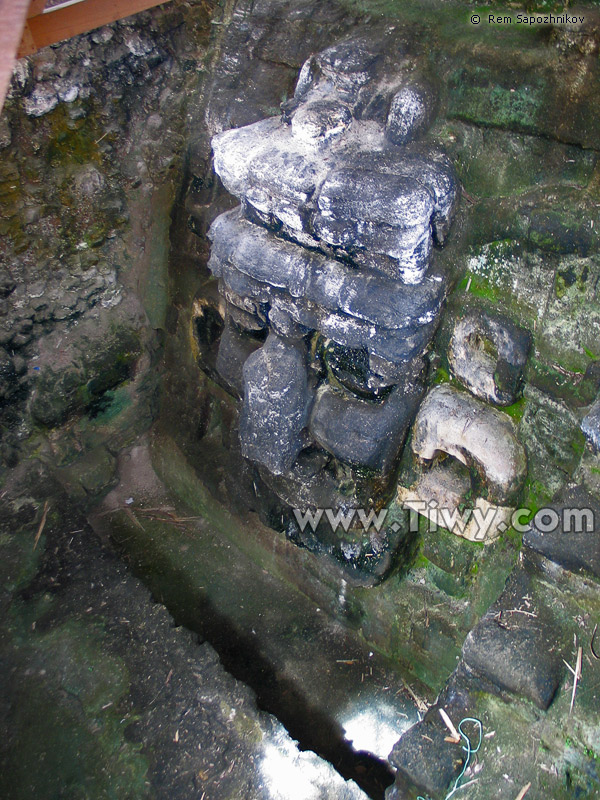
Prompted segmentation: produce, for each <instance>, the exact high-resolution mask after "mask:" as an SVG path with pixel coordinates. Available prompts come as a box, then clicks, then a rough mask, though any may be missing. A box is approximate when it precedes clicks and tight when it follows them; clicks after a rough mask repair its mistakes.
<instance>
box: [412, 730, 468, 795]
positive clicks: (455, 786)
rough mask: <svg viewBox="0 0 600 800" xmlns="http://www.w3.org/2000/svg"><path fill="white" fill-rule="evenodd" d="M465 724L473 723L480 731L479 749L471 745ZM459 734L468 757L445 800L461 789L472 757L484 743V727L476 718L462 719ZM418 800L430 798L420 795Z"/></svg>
mask: <svg viewBox="0 0 600 800" xmlns="http://www.w3.org/2000/svg"><path fill="white" fill-rule="evenodd" d="M465 722H473V723H474V724H475V725H477V729H478V731H479V741H478V742H477V747H473V746H472V745H471V740H470V739H469V737H468V736H467V734H466V733H465V732H464V731H463V729H462V726H463V724H464V723H465ZM458 732H459V733H460V735H461V736H462V737H463V739H464V741H465V744H464V745H463V750H464V751H465V753H466V754H467V756H466V758H465V760H464V763H463V768H462V770H461V772H460V775H459V776H458V778H457V779H456V781H455V782H454V786H453V788H452V789H451V790H450V792H448V794H447V795H446V797H445V799H444V800H450V798H451V797H452V795H453V794H454V793H455V792H456V791H457V790H458V789H459V788H460V787H459V783H460V782H461V780H462V778H463V775H464V774H465V772H466V771H467V767H468V766H469V762H470V761H471V756H472V755H473V754H474V753H476V752H477V751H478V750H479V748H480V747H481V742H482V741H483V725H482V724H481V720H479V719H475V717H465V718H464V719H461V721H460V725H459V726H458ZM417 800H428V798H425V797H423V796H422V795H419V796H418V797H417Z"/></svg>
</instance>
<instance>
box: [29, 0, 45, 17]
mask: <svg viewBox="0 0 600 800" xmlns="http://www.w3.org/2000/svg"><path fill="white" fill-rule="evenodd" d="M45 7H46V0H31V3H30V5H29V12H28V14H27V16H28V17H37V15H38V14H41V13H42V11H43V10H44V8H45Z"/></svg>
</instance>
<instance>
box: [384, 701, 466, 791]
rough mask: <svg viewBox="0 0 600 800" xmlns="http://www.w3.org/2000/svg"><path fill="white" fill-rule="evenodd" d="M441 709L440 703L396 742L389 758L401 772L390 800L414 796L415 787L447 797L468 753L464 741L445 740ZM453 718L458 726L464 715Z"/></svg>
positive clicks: (445, 734)
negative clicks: (463, 747) (458, 742)
mask: <svg viewBox="0 0 600 800" xmlns="http://www.w3.org/2000/svg"><path fill="white" fill-rule="evenodd" d="M438 709H439V706H438V705H437V704H436V705H435V706H432V707H431V708H430V709H429V711H428V712H427V714H426V715H425V717H424V719H423V720H422V721H421V722H419V723H417V724H416V725H414V726H413V727H412V728H410V730H408V731H407V732H406V733H405V734H404V735H403V736H402V738H401V739H400V740H399V741H398V742H397V743H396V744H395V745H394V748H393V750H392V752H391V753H390V758H389V760H390V763H391V764H392V766H394V767H396V769H397V770H398V773H397V776H396V782H395V784H394V787H393V788H392V789H390V790H389V791H388V793H387V794H386V799H387V800H404V798H406V797H414V796H415V789H418V790H419V791H420V792H421V793H423V794H425V795H428V796H429V797H431V798H434V800H443V798H444V797H445V796H446V794H447V791H448V787H449V786H450V784H451V781H452V780H455V779H456V777H457V776H458V773H459V772H460V769H461V767H462V764H463V761H464V755H465V753H464V750H463V749H462V742H461V743H460V744H454V743H451V742H446V741H445V739H446V737H447V736H448V735H449V732H448V728H446V726H445V725H444V723H443V721H442V718H441V717H440V714H439V711H438ZM452 717H454V720H456V721H455V723H454V724H455V725H456V724H457V723H458V721H459V720H460V717H458V715H457V716H455V715H451V719H452ZM454 720H453V721H454Z"/></svg>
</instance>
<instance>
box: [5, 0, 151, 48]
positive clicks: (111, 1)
mask: <svg viewBox="0 0 600 800" xmlns="http://www.w3.org/2000/svg"><path fill="white" fill-rule="evenodd" d="M3 1H4V0H0V2H3ZM163 2H164V0H163ZM158 5H161V2H159V1H158V0H82V2H79V3H73V4H71V3H70V4H68V5H65V6H64V7H61V6H57V7H56V9H54V8H52V7H50V8H47V9H46V10H45V11H44V13H42V14H38V15H37V16H34V17H31V18H30V19H29V20H27V25H28V28H29V34H30V35H31V41H32V42H33V46H34V47H35V49H36V50H39V49H40V48H41V47H46V46H47V45H49V44H54V43H55V42H61V41H62V40H63V39H70V38H71V37H73V36H77V35H78V34H80V33H87V32H88V31H93V30H94V29H95V28H100V27H102V26H103V25H108V23H109V22H115V21H116V20H118V19H123V18H124V17H129V16H131V15H132V14H138V13H139V12H140V11H145V10H146V9H148V8H153V7H154V6H158ZM21 30H22V28H21ZM31 41H30V42H23V47H22V48H21V49H20V50H19V57H21V56H24V55H30V53H31V46H32V45H31Z"/></svg>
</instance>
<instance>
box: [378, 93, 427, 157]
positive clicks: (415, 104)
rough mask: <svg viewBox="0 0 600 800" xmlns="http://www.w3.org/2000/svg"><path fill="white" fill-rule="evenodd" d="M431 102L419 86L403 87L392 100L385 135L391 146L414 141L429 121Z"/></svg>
mask: <svg viewBox="0 0 600 800" xmlns="http://www.w3.org/2000/svg"><path fill="white" fill-rule="evenodd" d="M432 105H433V103H432V100H431V97H430V95H429V94H428V93H427V91H426V90H425V89H424V88H423V87H420V86H416V85H413V86H411V85H407V86H403V87H402V89H400V91H399V92H397V93H396V94H395V95H394V97H393V98H392V102H391V105H390V110H389V113H388V118H387V122H386V126H385V135H386V137H387V138H388V139H389V140H390V142H393V144H406V143H407V142H409V141H411V140H412V139H416V138H417V137H418V136H419V135H420V134H421V133H423V132H424V131H425V130H426V129H427V128H428V127H429V123H430V120H431V115H432V114H431V112H432Z"/></svg>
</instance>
